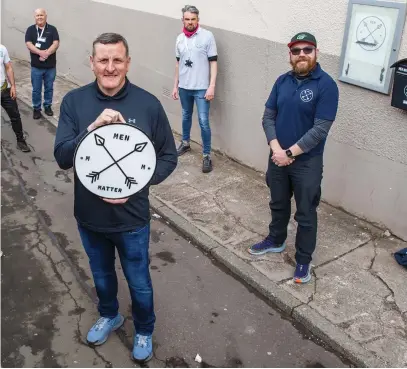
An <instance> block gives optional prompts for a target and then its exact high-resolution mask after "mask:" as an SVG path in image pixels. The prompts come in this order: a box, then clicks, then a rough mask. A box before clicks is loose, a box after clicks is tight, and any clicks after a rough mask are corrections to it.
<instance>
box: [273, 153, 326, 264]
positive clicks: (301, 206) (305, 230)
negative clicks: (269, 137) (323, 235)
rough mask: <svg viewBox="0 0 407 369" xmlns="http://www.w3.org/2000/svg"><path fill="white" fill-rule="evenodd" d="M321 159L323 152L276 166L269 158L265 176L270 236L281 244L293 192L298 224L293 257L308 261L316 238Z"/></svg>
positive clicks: (285, 233)
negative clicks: (282, 165)
mask: <svg viewBox="0 0 407 369" xmlns="http://www.w3.org/2000/svg"><path fill="white" fill-rule="evenodd" d="M322 169H323V160H322V155H318V156H314V157H311V158H309V159H307V160H298V159H297V160H296V161H294V162H293V163H292V164H291V165H289V166H286V167H278V166H277V165H275V164H274V163H273V161H272V160H271V157H270V158H269V165H268V170H267V175H266V181H267V185H268V187H269V188H270V192H271V200H270V210H271V217H272V220H271V223H270V226H269V228H270V233H269V236H268V237H269V238H270V239H271V240H272V241H273V242H275V243H277V244H281V243H283V242H284V241H285V240H286V238H287V226H288V222H289V221H290V215H291V197H292V195H293V194H294V198H295V203H296V206H297V211H296V213H295V216H294V219H295V220H296V222H297V223H298V228H297V236H296V240H295V248H296V254H295V260H296V261H297V263H298V264H309V263H310V262H311V260H312V254H313V252H314V250H315V246H316V241H317V223H318V220H317V207H318V205H319V201H320V199H321V181H322Z"/></svg>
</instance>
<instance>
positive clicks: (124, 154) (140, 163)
mask: <svg viewBox="0 0 407 369" xmlns="http://www.w3.org/2000/svg"><path fill="white" fill-rule="evenodd" d="M155 167H156V154H155V149H154V147H153V144H152V143H151V141H150V139H149V138H148V136H147V135H146V134H144V132H142V131H141V130H140V129H138V128H136V127H135V126H133V125H130V124H126V123H124V124H122V123H115V124H108V125H105V126H102V127H99V128H96V129H94V130H93V131H91V132H89V133H88V134H87V135H86V136H85V137H84V138H83V139H82V141H81V142H80V143H79V145H78V148H77V149H76V152H75V158H74V168H75V172H76V174H77V176H78V179H79V180H80V182H81V183H82V184H83V185H84V186H85V187H86V188H87V189H88V190H89V191H90V192H92V193H94V194H95V195H97V196H100V197H104V198H108V199H121V198H125V197H129V196H131V195H134V194H135V193H137V192H139V191H141V190H142V189H143V188H144V187H145V186H147V185H148V183H149V182H150V180H151V178H152V176H153V174H154V171H155Z"/></svg>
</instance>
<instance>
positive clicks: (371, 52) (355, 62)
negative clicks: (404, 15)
mask: <svg viewBox="0 0 407 369" xmlns="http://www.w3.org/2000/svg"><path fill="white" fill-rule="evenodd" d="M397 16H398V11H397V9H391V8H376V7H372V6H368V5H355V6H354V7H353V14H352V21H351V24H350V27H349V39H348V45H347V50H346V56H345V63H344V65H343V75H345V76H347V77H349V78H352V79H355V80H357V81H359V82H364V83H368V84H371V85H377V86H378V87H380V86H384V83H385V80H386V76H387V73H389V68H388V64H389V58H390V55H391V47H392V43H393V36H394V31H395V25H396V22H397Z"/></svg>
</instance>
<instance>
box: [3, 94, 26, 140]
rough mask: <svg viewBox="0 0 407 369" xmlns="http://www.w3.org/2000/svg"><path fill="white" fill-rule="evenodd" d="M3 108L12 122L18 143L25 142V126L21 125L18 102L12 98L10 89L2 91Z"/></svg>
mask: <svg viewBox="0 0 407 369" xmlns="http://www.w3.org/2000/svg"><path fill="white" fill-rule="evenodd" d="M1 106H2V107H3V108H4V110H5V111H6V113H7V115H8V116H9V117H10V120H11V127H12V128H13V131H14V133H15V134H16V137H17V141H23V140H24V134H23V125H22V123H21V117H20V112H19V110H18V105H17V100H13V99H12V98H11V96H10V89H9V88H7V89H5V90H4V91H1Z"/></svg>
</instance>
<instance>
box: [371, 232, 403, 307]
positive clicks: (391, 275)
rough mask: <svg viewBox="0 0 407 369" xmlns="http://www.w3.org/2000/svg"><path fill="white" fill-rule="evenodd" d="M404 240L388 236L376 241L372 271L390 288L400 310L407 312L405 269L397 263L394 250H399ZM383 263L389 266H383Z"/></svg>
mask: <svg viewBox="0 0 407 369" xmlns="http://www.w3.org/2000/svg"><path fill="white" fill-rule="evenodd" d="M403 247H405V246H404V242H401V241H400V240H396V239H393V241H392V240H390V239H388V238H383V239H380V240H378V241H377V242H376V258H375V259H374V262H373V266H372V271H373V272H374V273H375V275H376V276H377V277H378V278H380V279H381V280H382V282H383V283H385V284H386V286H387V287H388V288H389V289H390V290H391V292H392V294H393V296H394V300H395V303H396V305H397V307H398V309H399V310H400V312H402V313H405V312H407V287H406V280H407V269H406V268H404V267H402V266H401V265H399V264H397V262H396V260H395V258H394V252H395V251H398V250H401V249H402V248H403ZM384 265H388V266H391V267H388V268H383V266H384Z"/></svg>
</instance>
